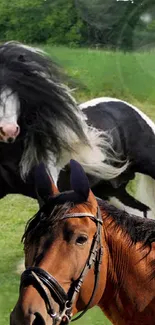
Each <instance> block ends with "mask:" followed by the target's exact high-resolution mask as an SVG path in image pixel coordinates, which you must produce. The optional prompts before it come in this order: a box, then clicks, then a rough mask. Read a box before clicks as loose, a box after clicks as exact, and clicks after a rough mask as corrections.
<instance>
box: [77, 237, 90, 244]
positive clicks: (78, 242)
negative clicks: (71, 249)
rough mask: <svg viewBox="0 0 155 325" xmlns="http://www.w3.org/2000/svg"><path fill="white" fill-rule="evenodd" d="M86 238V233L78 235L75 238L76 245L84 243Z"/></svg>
mask: <svg viewBox="0 0 155 325" xmlns="http://www.w3.org/2000/svg"><path fill="white" fill-rule="evenodd" d="M87 240H88V237H87V236H86V235H80V236H78V237H77V239H76V244H77V245H84V244H85V243H86V242H87Z"/></svg>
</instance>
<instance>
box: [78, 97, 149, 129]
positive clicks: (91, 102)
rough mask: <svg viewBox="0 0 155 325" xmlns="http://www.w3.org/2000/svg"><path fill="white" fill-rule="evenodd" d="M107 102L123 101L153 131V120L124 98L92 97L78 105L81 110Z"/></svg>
mask: <svg viewBox="0 0 155 325" xmlns="http://www.w3.org/2000/svg"><path fill="white" fill-rule="evenodd" d="M108 102H120V103H124V104H126V105H128V106H129V107H131V108H132V109H133V110H135V111H136V112H137V113H138V114H139V115H140V116H141V118H142V119H143V120H144V121H145V122H146V123H147V125H149V126H150V128H151V129H152V131H153V133H155V124H154V123H153V121H151V119H150V118H149V117H148V116H147V115H146V114H145V113H143V112H141V111H140V109H138V108H137V107H136V106H134V105H132V104H129V103H128V102H126V101H124V100H120V99H118V98H112V97H99V98H94V99H92V100H89V101H87V102H85V103H82V104H80V105H79V107H80V109H81V110H83V109H85V108H88V107H89V106H90V107H93V106H96V105H98V104H100V103H108Z"/></svg>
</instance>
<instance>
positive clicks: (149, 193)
mask: <svg viewBox="0 0 155 325" xmlns="http://www.w3.org/2000/svg"><path fill="white" fill-rule="evenodd" d="M136 198H137V199H138V200H140V201H141V202H142V203H144V204H146V205H147V206H149V208H150V209H151V211H152V219H155V180H154V179H153V178H152V177H150V176H147V175H142V174H140V175H139V179H138V184H137V189H136Z"/></svg>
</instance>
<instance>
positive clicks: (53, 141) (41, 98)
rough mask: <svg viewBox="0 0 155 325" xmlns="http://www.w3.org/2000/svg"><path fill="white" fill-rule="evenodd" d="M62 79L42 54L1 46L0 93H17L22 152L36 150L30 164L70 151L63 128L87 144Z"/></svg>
mask: <svg viewBox="0 0 155 325" xmlns="http://www.w3.org/2000/svg"><path fill="white" fill-rule="evenodd" d="M64 80H65V74H63V73H62V72H61V70H60V68H59V67H58V65H56V63H55V62H53V61H52V60H51V59H50V58H49V57H47V55H45V53H43V52H41V51H40V52H39V51H37V50H36V51H35V49H33V48H32V49H31V48H29V47H27V46H24V45H22V44H20V43H16V42H8V43H5V44H3V45H1V46H0V90H2V89H5V88H6V87H8V88H11V89H12V91H13V92H15V93H17V94H18V97H19V100H20V118H19V124H20V126H21V129H22V131H23V133H24V135H26V137H27V140H26V142H25V149H27V148H28V146H29V147H30V146H31V148H35V150H36V152H35V155H34V156H36V157H35V158H36V161H34V162H33V165H35V164H36V163H38V161H41V160H43V161H47V160H48V158H49V156H50V153H52V154H54V155H55V157H56V158H57V159H58V158H59V155H60V154H61V151H62V148H65V149H67V150H70V149H71V147H70V146H71V144H70V143H69V141H68V142H67V140H66V136H65V135H64V132H65V129H64V128H62V125H64V127H67V128H69V129H70V130H71V131H73V133H74V134H76V136H77V137H78V138H79V139H81V140H82V141H83V142H84V143H87V139H86V136H85V134H84V131H83V127H82V122H81V119H80V118H79V117H77V114H80V113H79V109H78V106H77V104H76V102H75V101H74V99H73V98H72V97H71V95H70V93H69V90H68V88H67V87H65V86H64V85H63V84H62V82H64ZM61 123H62V124H61ZM59 124H60V126H59ZM58 126H59V129H60V130H61V132H60V131H58ZM28 155H29V156H30V155H31V153H29V154H28Z"/></svg>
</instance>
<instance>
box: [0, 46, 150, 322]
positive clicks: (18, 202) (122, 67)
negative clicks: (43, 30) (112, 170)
mask: <svg viewBox="0 0 155 325" xmlns="http://www.w3.org/2000/svg"><path fill="white" fill-rule="evenodd" d="M44 49H45V50H47V51H48V52H49V54H50V55H52V57H54V58H55V59H57V60H58V61H59V62H60V63H61V64H62V65H63V66H64V67H65V69H66V71H67V72H69V73H70V74H71V76H73V77H75V78H78V80H80V81H81V82H82V84H83V85H85V86H86V88H85V89H84V87H83V89H80V88H78V89H77V91H76V92H75V96H76V98H77V99H78V100H79V101H82V100H87V99H90V98H93V97H99V96H115V97H120V98H122V99H125V100H128V101H130V102H131V103H133V104H136V105H138V106H139V107H140V108H141V109H142V110H143V111H144V112H146V113H147V114H148V115H149V116H150V117H151V118H152V119H155V110H154V105H155V90H154V89H155V64H154V62H155V52H150V53H141V54H136V53H135V54H123V53H119V52H103V51H95V50H90V49H89V50H88V49H68V48H63V47H53V48H52V47H50V46H45V47H44ZM134 185H135V184H134V183H132V185H131V186H130V190H131V191H134ZM36 210H37V204H36V202H35V201H34V200H31V199H28V198H24V197H22V196H18V195H9V196H7V197H6V198H4V199H3V200H1V201H0V218H1V227H0V325H8V324H9V314H10V311H11V309H12V308H13V307H14V305H15V302H16V300H17V297H18V289H19V280H20V276H19V275H18V274H17V265H18V263H19V261H20V260H21V258H22V256H23V245H22V244H21V241H20V240H21V236H22V234H23V231H24V227H25V223H26V221H27V220H28V219H29V218H30V217H31V216H32V215H33V214H34V213H35V211H36ZM77 324H78V325H80V324H81V325H87V324H89V325H99V324H104V325H108V324H110V323H109V322H108V321H107V320H106V318H105V317H104V315H103V314H102V313H101V311H100V310H99V309H97V308H93V309H92V310H91V311H89V312H88V313H87V314H86V315H85V316H84V317H83V318H82V319H81V320H79V321H77ZM21 325H22V324H21Z"/></svg>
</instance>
